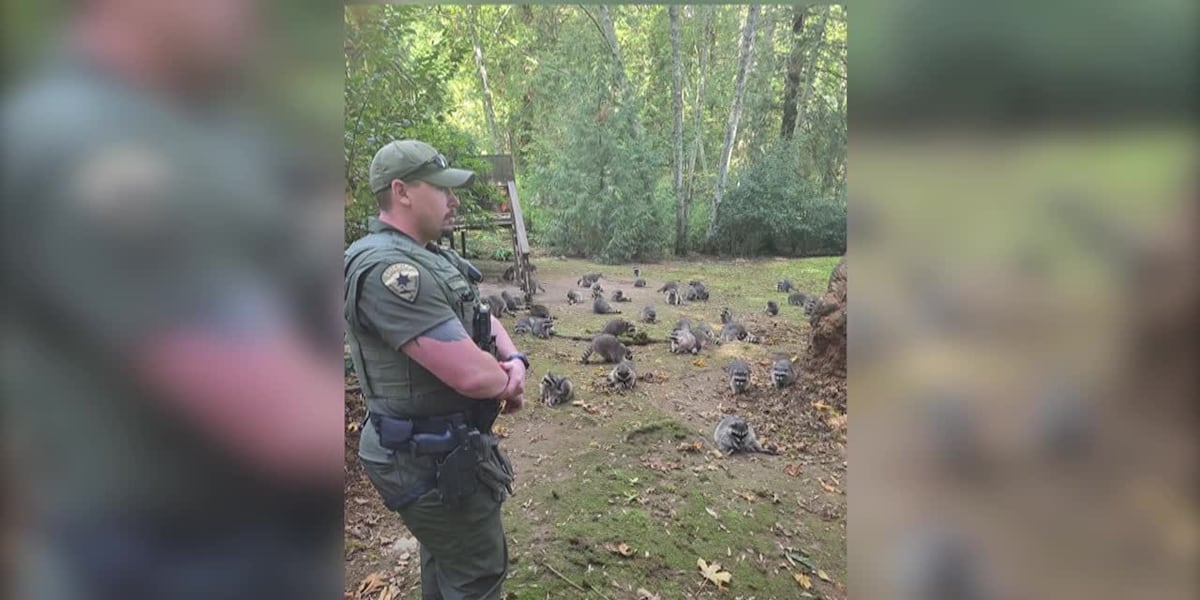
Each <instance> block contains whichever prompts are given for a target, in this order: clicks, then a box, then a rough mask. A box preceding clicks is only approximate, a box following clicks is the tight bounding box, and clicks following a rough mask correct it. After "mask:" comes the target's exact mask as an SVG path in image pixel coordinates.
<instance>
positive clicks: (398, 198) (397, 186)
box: [392, 179, 412, 206]
mask: <svg viewBox="0 0 1200 600" xmlns="http://www.w3.org/2000/svg"><path fill="white" fill-rule="evenodd" d="M409 189H410V186H409V184H407V183H404V182H403V181H401V180H399V179H393V180H392V201H393V202H399V203H400V204H402V205H404V206H412V198H411V197H410V196H409V195H408V190H409Z"/></svg>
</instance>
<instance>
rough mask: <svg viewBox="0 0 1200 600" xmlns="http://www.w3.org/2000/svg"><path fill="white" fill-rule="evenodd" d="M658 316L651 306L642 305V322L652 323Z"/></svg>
mask: <svg viewBox="0 0 1200 600" xmlns="http://www.w3.org/2000/svg"><path fill="white" fill-rule="evenodd" d="M657 318H658V314H656V313H655V312H654V307H653V306H644V307H642V322H643V323H653V322H654V321H655V319H657Z"/></svg>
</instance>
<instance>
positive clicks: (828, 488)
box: [817, 479, 838, 494]
mask: <svg viewBox="0 0 1200 600" xmlns="http://www.w3.org/2000/svg"><path fill="white" fill-rule="evenodd" d="M817 481H818V482H820V484H821V487H822V488H825V491H827V492H829V493H830V494H836V493H838V489H837V488H835V487H833V486H832V485H829V484H828V483H825V482H824V481H822V480H819V479H818V480H817Z"/></svg>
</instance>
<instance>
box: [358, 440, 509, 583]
mask: <svg viewBox="0 0 1200 600" xmlns="http://www.w3.org/2000/svg"><path fill="white" fill-rule="evenodd" d="M362 464H363V468H364V470H365V471H366V472H367V476H368V477H369V478H370V479H371V482H372V483H373V484H374V485H375V489H376V490H378V491H379V493H380V495H381V496H383V499H384V502H385V503H386V504H387V505H388V506H389V508H393V509H394V510H396V512H398V513H399V514H400V518H401V519H402V520H403V521H404V525H405V526H406V527H408V529H409V531H411V532H412V534H413V536H415V537H416V538H417V541H418V542H420V543H421V598H422V599H423V600H499V598H500V595H501V587H502V585H503V584H504V579H505V577H506V575H507V574H508V545H507V542H506V540H505V538H504V527H503V525H502V524H501V522H500V505H501V503H500V502H497V501H496V498H495V497H494V496H493V494H492V492H491V491H489V490H488V488H487V487H486V486H482V485H481V486H479V490H478V491H477V492H476V493H475V494H474V495H473V496H471V497H469V498H467V499H466V500H465V501H463V503H462V504H461V505H459V506H455V507H450V506H447V505H445V504H444V503H442V498H441V493H440V492H438V491H437V490H436V489H433V490H431V491H428V492H426V493H424V494H423V495H421V496H419V497H418V498H417V499H416V500H415V501H412V502H411V504H407V505H406V506H402V507H399V508H396V506H395V503H396V502H397V499H402V498H403V497H404V495H405V494H411V493H412V491H413V489H414V486H422V485H424V486H431V485H432V482H433V481H434V478H435V476H434V469H433V463H432V459H431V458H429V457H415V458H414V457H412V456H411V455H408V454H404V453H400V452H397V453H396V454H395V455H394V456H393V457H392V462H391V463H389V464H379V463H375V462H372V461H367V460H363V461H362ZM417 489H420V488H417Z"/></svg>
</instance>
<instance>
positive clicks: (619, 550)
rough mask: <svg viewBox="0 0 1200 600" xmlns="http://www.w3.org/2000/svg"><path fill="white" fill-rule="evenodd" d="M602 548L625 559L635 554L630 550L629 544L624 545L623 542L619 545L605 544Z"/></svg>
mask: <svg viewBox="0 0 1200 600" xmlns="http://www.w3.org/2000/svg"><path fill="white" fill-rule="evenodd" d="M604 547H605V548H606V549H608V551H609V552H612V553H613V554H620V555H621V556H625V557H629V556H633V554H634V552H635V550H634V549H633V548H630V547H629V544H626V543H625V542H621V543H620V544H605V545H604Z"/></svg>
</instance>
